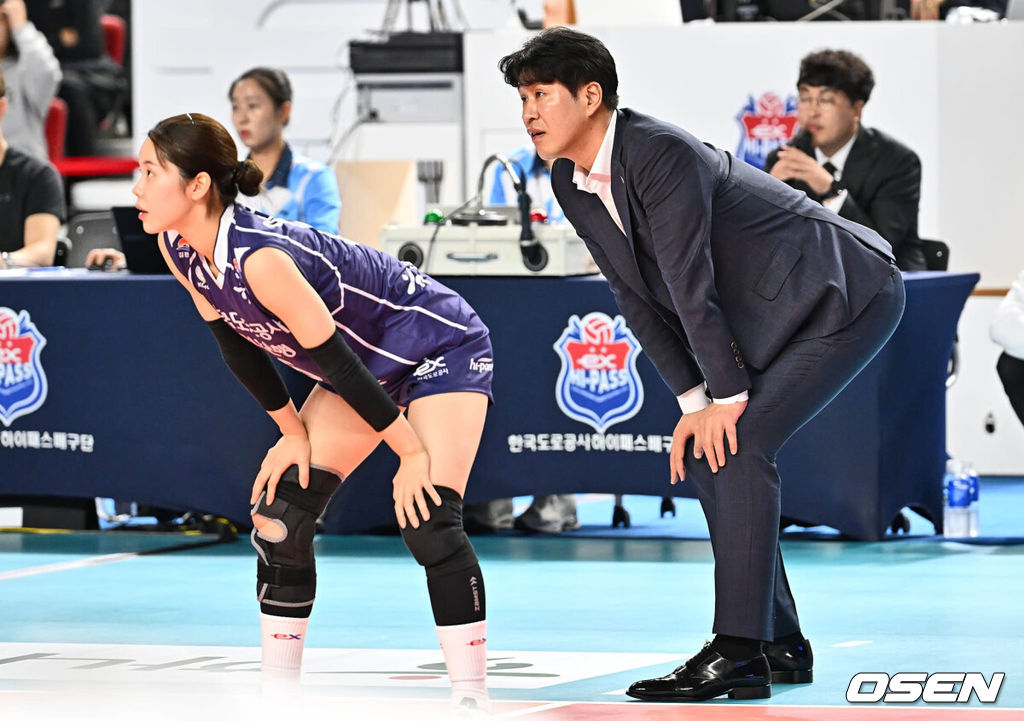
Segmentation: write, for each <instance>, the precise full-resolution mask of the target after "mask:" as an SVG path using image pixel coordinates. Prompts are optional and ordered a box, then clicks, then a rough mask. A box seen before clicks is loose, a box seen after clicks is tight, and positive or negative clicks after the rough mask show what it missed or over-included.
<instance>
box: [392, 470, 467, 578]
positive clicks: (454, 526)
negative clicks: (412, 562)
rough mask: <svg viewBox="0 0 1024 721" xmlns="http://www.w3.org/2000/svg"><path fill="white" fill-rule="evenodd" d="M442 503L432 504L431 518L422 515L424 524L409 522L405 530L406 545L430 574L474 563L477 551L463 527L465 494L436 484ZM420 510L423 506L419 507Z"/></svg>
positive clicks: (435, 574) (452, 570)
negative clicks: (438, 504)
mask: <svg viewBox="0 0 1024 721" xmlns="http://www.w3.org/2000/svg"><path fill="white" fill-rule="evenodd" d="M435 488H436V489H437V494H438V495H439V496H441V505H440V506H434V504H433V502H432V501H431V500H430V499H429V498H428V499H427V503H428V504H429V505H430V520H429V521H424V520H422V519H420V527H419V528H413V527H412V525H411V524H408V523H407V524H406V525H405V528H404V529H403V530H402V538H403V539H404V540H405V545H406V546H407V547H408V548H409V551H411V552H412V556H413V558H415V559H416V561H417V563H419V564H420V565H421V566H423V568H425V569H426V571H427V576H428V577H430V576H443V575H446V574H449V573H454V572H456V571H461V570H463V569H465V568H469V567H470V566H473V565H474V564H475V563H476V562H477V560H476V553H475V552H474V551H473V546H472V545H471V544H470V542H469V537H468V536H466V531H465V530H464V529H463V528H462V498H461V497H460V496H459V494H458V493H456V492H455V491H453V490H452V489H451V488H446V487H444V486H435ZM417 513H419V510H418V509H417Z"/></svg>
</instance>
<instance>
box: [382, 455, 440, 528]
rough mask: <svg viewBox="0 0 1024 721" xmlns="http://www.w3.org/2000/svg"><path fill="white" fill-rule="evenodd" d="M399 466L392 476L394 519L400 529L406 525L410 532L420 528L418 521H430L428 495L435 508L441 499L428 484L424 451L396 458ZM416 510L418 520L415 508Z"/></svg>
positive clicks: (427, 456)
mask: <svg viewBox="0 0 1024 721" xmlns="http://www.w3.org/2000/svg"><path fill="white" fill-rule="evenodd" d="M399 459H400V460H401V463H400V464H399V466H398V473H396V474H395V480H394V494H393V498H394V499H395V517H396V518H397V519H398V526H399V528H403V529H404V528H405V524H406V523H408V524H409V525H411V526H412V527H413V528H419V527H420V518H422V519H423V520H424V521H428V520H430V508H429V506H428V504H427V495H429V496H430V498H431V500H432V501H433V502H434V505H435V506H440V505H441V496H439V495H438V493H437V489H435V488H434V484H433V483H432V482H431V481H430V456H429V455H427V452H426V451H425V450H421V451H418V452H416V453H409V454H406V455H402V456H399ZM417 507H419V516H417V515H416V508H417Z"/></svg>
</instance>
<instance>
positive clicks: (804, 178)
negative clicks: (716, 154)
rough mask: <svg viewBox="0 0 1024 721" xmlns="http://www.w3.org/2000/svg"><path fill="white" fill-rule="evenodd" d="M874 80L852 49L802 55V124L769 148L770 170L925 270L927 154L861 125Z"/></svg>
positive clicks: (908, 265) (911, 266)
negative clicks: (921, 212) (922, 228)
mask: <svg viewBox="0 0 1024 721" xmlns="http://www.w3.org/2000/svg"><path fill="white" fill-rule="evenodd" d="M874 87H875V79H874V77H873V75H872V73H871V68H869V67H868V66H867V64H866V63H865V62H864V61H863V60H861V59H860V58H859V57H857V56H856V55H854V54H853V53H851V52H847V51H846V50H820V51H818V52H814V53H811V54H810V55H808V56H806V57H805V58H804V59H803V60H802V61H800V76H799V79H798V80H797V91H798V92H799V96H798V97H799V100H798V103H797V121H798V122H799V123H800V127H801V131H800V132H799V133H798V134H797V136H796V137H795V138H794V139H793V142H792V143H790V144H789V145H784V146H782V147H780V148H777V149H776V150H774V151H772V152H771V153H770V154H769V155H768V159H767V161H766V162H765V167H764V169H765V170H766V171H768V172H769V173H771V174H772V175H773V176H774V177H776V178H778V179H779V180H782V181H784V182H786V183H787V184H789V185H791V186H793V187H794V188H796V189H797V190H802V191H804V192H805V193H807V195H808V196H809V197H810V198H812V199H813V200H816V201H818V202H819V203H821V204H822V205H823V206H824V207H826V208H828V209H829V210H831V211H832V212H834V213H838V214H839V215H841V216H842V217H844V218H848V219H849V220H852V221H853V222H855V223H860V224H861V225H866V226H867V227H869V228H871V229H872V230H875V231H878V234H879V235H881V236H882V237H883V238H885V239H886V240H887V241H889V244H890V245H891V246H892V250H893V254H894V255H895V256H896V264H897V265H898V266H899V267H900V269H901V270H924V269H925V261H924V252H923V251H922V249H921V240H920V238H918V237H917V212H918V205H919V203H920V200H921V161H920V160H919V159H918V157H917V153H915V152H914V151H913V150H911V149H910V148H908V147H907V146H906V145H903V143H901V142H899V141H898V140H896V139H895V138H892V137H890V136H888V135H886V134H885V133H883V132H882V131H880V130H875V129H873V128H865V127H864V126H863V125H861V122H860V121H861V114H862V113H863V111H864V104H865V103H867V101H868V98H870V97H871V90H872V89H873V88H874Z"/></svg>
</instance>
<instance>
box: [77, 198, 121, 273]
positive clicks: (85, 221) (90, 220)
mask: <svg viewBox="0 0 1024 721" xmlns="http://www.w3.org/2000/svg"><path fill="white" fill-rule="evenodd" d="M68 238H69V239H70V240H71V248H70V252H69V253H68V255H67V260H66V262H65V263H64V265H67V266H68V267H69V268H81V267H84V266H85V259H86V258H87V257H88V256H89V251H90V250H93V249H94V248H117V249H118V250H120V249H121V239H120V237H118V235H117V226H116V225H115V224H114V214H113V213H112V212H111V211H109V210H104V211H99V212H93V213H80V214H78V215H76V216H74V217H73V218H71V220H69V221H68Z"/></svg>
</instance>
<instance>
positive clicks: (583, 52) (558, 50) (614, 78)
mask: <svg viewBox="0 0 1024 721" xmlns="http://www.w3.org/2000/svg"><path fill="white" fill-rule="evenodd" d="M498 69H499V70H501V73H502V75H504V76H505V82H506V83H508V84H509V85H511V86H512V87H513V88H519V87H522V86H524V85H531V84H533V83H552V82H559V83H561V84H562V85H564V86H565V87H566V88H567V89H568V90H569V92H571V93H572V96H573V97H576V93H577V92H578V91H579V89H580V88H582V87H583V86H584V85H586V84H587V83H589V82H596V83H597V84H598V85H600V86H601V91H602V103H603V105H604V106H605V107H606V108H608V109H609V110H615V108H617V107H618V105H619V95H618V91H619V76H618V74H617V73H616V72H615V59H614V58H612V54H611V53H610V52H608V48H606V47H605V46H604V43H602V42H601V41H600V40H598V39H597V38H595V37H591V36H590V35H586V34H585V33H581V32H578V31H576V30H570V29H569V28H564V27H557V28H551V29H550V30H545V31H543V32H542V33H540V34H538V35H535V36H534V37H532V38H530V39H529V40H527V41H526V43H525V44H524V45H523V47H522V48H520V49H519V50H517V51H516V52H514V53H511V54H509V55H506V56H505V57H503V58H502V59H501V60H500V61H499V62H498Z"/></svg>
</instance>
